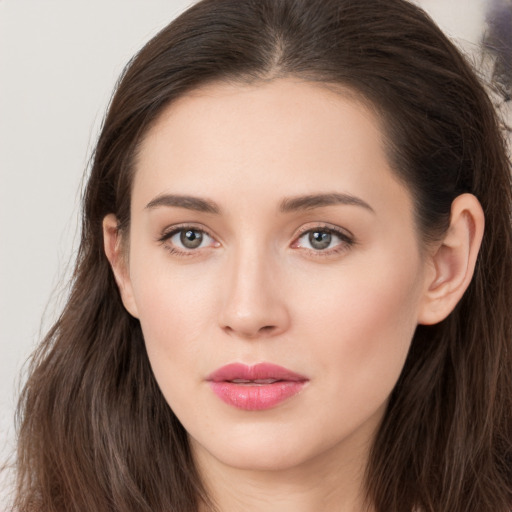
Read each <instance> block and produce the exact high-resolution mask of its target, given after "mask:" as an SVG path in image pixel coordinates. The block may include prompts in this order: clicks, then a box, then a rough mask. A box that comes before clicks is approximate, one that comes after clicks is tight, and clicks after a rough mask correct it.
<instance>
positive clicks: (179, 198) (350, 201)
mask: <svg viewBox="0 0 512 512" xmlns="http://www.w3.org/2000/svg"><path fill="white" fill-rule="evenodd" d="M338 204H341V205H348V206H360V207H362V208H365V209H366V210H368V211H370V212H373V213H375V210H374V209H373V208H372V207H371V206H370V205H369V204H368V203H367V202H365V201H363V200H362V199H360V198H359V197H356V196H353V195H351V194H341V193H337V192H336V193H328V194H310V195H305V196H297V197H287V198H285V199H283V200H282V201H281V203H280V205H279V211H280V212H282V213H289V212H294V211H300V210H313V209H315V208H322V207H324V206H332V205H338ZM161 206H168V207H175V208H186V209H187V210H194V211H197V212H204V213H213V214H216V215H218V214H220V212H221V209H220V207H219V206H218V205H217V204H216V203H215V202H214V201H211V200H209V199H203V198H200V197H195V196H186V195H177V194H163V195H160V196H157V197H155V199H153V200H151V201H150V202H149V203H148V204H147V205H146V209H150V210H151V209H153V208H158V207H161Z"/></svg>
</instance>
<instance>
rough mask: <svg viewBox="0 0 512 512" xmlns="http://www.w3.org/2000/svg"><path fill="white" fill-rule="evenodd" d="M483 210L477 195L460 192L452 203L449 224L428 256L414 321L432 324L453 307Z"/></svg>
mask: <svg viewBox="0 0 512 512" xmlns="http://www.w3.org/2000/svg"><path fill="white" fill-rule="evenodd" d="M484 224H485V221H484V213H483V210H482V207H481V205H480V203H479V201H478V199H477V198H476V197H475V196H474V195H472V194H462V195H460V196H458V197H457V198H456V199H455V200H454V201H453V203H452V208H451V215H450V227H449V228H448V230H447V232H446V234H445V236H444V238H443V240H442V242H441V243H440V244H439V245H438V246H437V247H436V250H435V251H434V253H433V254H432V255H431V256H429V258H430V259H431V262H430V263H431V272H428V273H427V280H426V283H425V292H424V296H423V301H422V304H421V308H420V312H419V317H418V323H419V324H425V325H430V324H436V323H438V322H441V321H442V320H444V319H445V318H446V317H447V316H448V315H449V314H450V313H451V312H452V311H453V309H454V308H455V306H456V305H457V303H458V302H459V300H460V299H461V298H462V296H463V294H464V292H465V291H466V289H467V287H468V286H469V283H470V282H471V279H472V277H473V273H474V270H475V264H476V260H477V256H478V251H479V249H480V245H481V242H482V237H483V233H484Z"/></svg>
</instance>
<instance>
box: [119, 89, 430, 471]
mask: <svg viewBox="0 0 512 512" xmlns="http://www.w3.org/2000/svg"><path fill="white" fill-rule="evenodd" d="M131 208H132V221H131V226H130V235H129V249H128V250H129V254H128V257H127V258H126V275H125V278H124V284H123V287H122V288H123V289H122V294H123V300H124V303H125V305H126V307H127V309H128V310H129V311H130V312H131V313H132V314H133V315H134V316H136V317H138V318H139V319H140V322H141V326H142V330H143V333H144V338H145V342H146V346H147V352H148V356H149V360H150V362H151V365H152V368H153V371H154V375H155V377H156V380H157V382H158V384H159V386H160V388H161V390H162V392H163V394H164V396H165V398H166V400H167V402H168V403H169V405H170V407H171V408H172V409H173V411H174V412H175V414H176V415H177V417H178V418H179V419H180V421H181V422H182V424H183V425H184V427H185V429H186V430H187V432H188V433H189V437H190V443H191V446H192V449H193V453H194V454H195V456H196V457H197V458H198V460H200V461H203V462H204V464H207V461H208V460H210V461H213V460H214V461H217V462H219V463H222V464H224V465H229V466H232V467H238V468H248V469H250V468H252V469H284V468H292V467H299V466H301V465H305V464H308V463H311V462H312V461H314V460H321V459H322V458H326V457H332V456H336V457H337V458H338V457H339V456H341V455H348V454H350V456H353V457H357V456H358V454H359V455H360V454H361V453H362V452H364V451H365V450H367V447H368V445H369V443H370V442H371V439H372V436H373V435H374V433H375V429H376V428H377V427H378V424H379V422H380V420H381V418H382V415H383V412H384V409H385V406H386V403H387V400H388V397H389V394H390V392H391V391H392V388H393V386H394V385H395V383H396V381H397V379H398V377H399V374H400V372H401V369H402V367H403V364H404V361H405V358H406V355H407V351H408V348H409V345H410V342H411V338H412V336H413V333H414V330H415V327H416V325H417V323H418V316H419V314H420V311H421V307H422V297H423V294H424V288H425V262H424V258H423V257H422V254H421V252H420V249H419V247H420V245H419V236H418V233H417V231H416V229H415V225H414V213H413V205H412V201H411V196H410V194H409V192H408V190H407V189H406V188H405V187H404V186H403V185H402V184H400V183H399V181H398V180H397V179H396V178H395V176H394V174H393V172H392V170H391V169H390V166H389V164H388V161H387V159H386V156H385V148H384V144H383V136H382V133H381V131H380V127H379V123H378V120H377V119H376V117H375V116H374V115H373V114H372V113H371V112H370V111H369V110H368V109H367V108H365V107H364V106H363V105H362V104H361V103H358V102H357V101H356V100H355V99H353V98H352V97H350V96H348V95H343V94H340V93H335V92H333V91H329V90H326V89H325V88H322V87H321V86H319V85H315V84H310V83H304V82H300V81H298V80H295V81H294V80H291V79H286V80H284V79H283V80H276V81H272V82H270V83H266V84H258V85H247V86H243V85H238V86H235V85H227V84H215V85H209V86H207V87H204V88H202V89H200V90H197V91H195V92H192V93H190V94H188V95H187V96H185V97H182V98H181V99H179V100H177V101H176V102H175V103H173V104H172V105H171V106H170V107H169V108H168V109H167V110H166V111H165V112H164V113H163V114H162V116H161V117H160V119H159V120H158V122H157V123H156V124H155V125H154V126H153V127H152V129H151V130H150V131H149V133H148V134H147V136H146V138H145V140H144V141H143V144H142V147H141V151H140V154H139V156H138V160H137V162H136V174H135V179H134V186H133V196H132V205H131Z"/></svg>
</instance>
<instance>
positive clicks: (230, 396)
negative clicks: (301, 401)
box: [206, 363, 308, 411]
mask: <svg viewBox="0 0 512 512" xmlns="http://www.w3.org/2000/svg"><path fill="white" fill-rule="evenodd" d="M206 380H207V381H208V383H209V384H210V387H211V388H212V390H213V392H214V393H215V394H216V395H217V396H218V397H219V398H220V399H221V400H222V401H223V402H225V403H227V404H229V405H232V406H233V407H236V408H238V409H244V410H246V411H262V410H265V409H270V408H272V407H275V406H276V405H278V404H280V403H281V402H284V401H285V400H287V399H288V398H290V397H292V396H293V395H296V394H297V393H298V392H299V391H301V389H302V388H303V387H304V385H305V384H306V383H307V381H308V379H307V378H306V377H304V376H303V375H299V374H298V373H295V372H292V371H290V370H287V369H286V368H283V367H282V366H277V365H275V364H270V363H259V364H256V365H254V366H247V365H245V364H241V363H234V364H228V365H226V366H223V367H222V368H219V369H218V370H216V371H214V372H213V373H212V374H211V375H209V376H208V377H207V379H206Z"/></svg>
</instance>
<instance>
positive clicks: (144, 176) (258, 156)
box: [132, 79, 403, 204]
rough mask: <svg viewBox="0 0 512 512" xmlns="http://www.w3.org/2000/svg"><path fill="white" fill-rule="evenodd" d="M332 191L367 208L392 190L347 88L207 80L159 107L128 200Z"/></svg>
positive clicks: (378, 144) (370, 129)
mask: <svg viewBox="0 0 512 512" xmlns="http://www.w3.org/2000/svg"><path fill="white" fill-rule="evenodd" d="M333 187H334V188H337V189H338V190H337V191H339V192H347V193H352V194H357V195H361V194H364V195H366V196H367V197H368V198H369V199H370V200H374V201H376V202H377V204H378V202H379V196H380V195H382V193H383V192H384V191H385V190H388V189H389V191H390V193H391V194H393V193H395V192H396V191H398V190H399V189H402V185H401V184H400V183H398V179H397V178H396V176H395V174H394V172H392V170H391V168H390V166H389V164H388V161H387V157H386V151H385V143H384V135H383V132H382V129H381V123H380V120H379V118H378V116H377V114H376V113H375V112H373V111H372V110H371V109H370V108H369V106H368V105H367V104H365V103H363V101H361V100H360V99H359V98H357V96H356V95H355V94H354V93H351V92H350V91H346V90H343V89H341V88H340V89H338V90H335V89H331V88H327V87H325V86H322V85H319V84H316V83H310V82H304V81H300V80H293V79H280V80H274V81H270V82H261V83H257V84H254V85H234V84H227V83H214V84H210V85H208V86H204V87H201V88H199V89H197V90H194V91H192V92H190V93H188V94H186V95H184V96H183V97H181V98H179V99H178V100H176V101H175V102H173V103H172V104H171V105H169V106H168V107H167V109H165V110H164V111H163V113H162V114H161V116H160V118H159V119H158V120H157V121H156V123H155V124H154V125H153V126H152V128H151V129H150V130H149V131H148V133H147V135H146V137H145V138H144V140H143V142H142V144H141V147H140V151H139V153H138V159H137V162H136V175H135V183H134V197H133V198H132V199H133V201H134V202H139V200H140V204H142V202H143V201H144V200H147V201H149V200H151V198H152V196H155V195H157V194H161V193H166V192H178V193H184V194H192V195H197V194H198V193H200V194H201V195H205V196H215V197H216V198H220V199H221V200H222V199H223V198H230V197H233V198H235V199H239V198H240V197H243V196H244V195H245V196H248V195H249V194H250V196H251V198H256V199H259V200H260V201H272V200H274V199H275V201H278V200H279V199H280V198H281V197H282V196H283V195H300V194H304V193H315V192H325V191H326V190H322V189H329V191H330V189H331V188H333ZM391 189H393V190H391ZM402 192H403V190H401V191H400V193H402ZM230 193H231V196H230ZM142 196H143V197H142ZM274 196H275V197H274Z"/></svg>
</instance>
